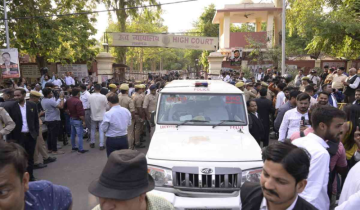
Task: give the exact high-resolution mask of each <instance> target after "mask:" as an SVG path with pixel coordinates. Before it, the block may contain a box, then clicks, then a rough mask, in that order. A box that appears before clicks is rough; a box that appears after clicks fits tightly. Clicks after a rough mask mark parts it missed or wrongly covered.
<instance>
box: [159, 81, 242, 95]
mask: <svg viewBox="0 0 360 210" xmlns="http://www.w3.org/2000/svg"><path fill="white" fill-rule="evenodd" d="M195 83H208V87H195ZM200 92H202V93H225V94H229V93H230V94H239V93H240V94H241V93H243V92H242V91H241V90H239V89H238V88H237V87H235V86H234V85H231V84H229V83H226V82H223V81H221V80H174V81H172V82H170V83H169V84H167V85H166V86H165V88H164V89H162V90H161V93H200Z"/></svg>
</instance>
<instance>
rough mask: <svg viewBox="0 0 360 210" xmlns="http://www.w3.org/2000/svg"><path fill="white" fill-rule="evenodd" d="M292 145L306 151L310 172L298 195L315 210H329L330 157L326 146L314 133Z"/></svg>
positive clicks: (293, 142)
mask: <svg viewBox="0 0 360 210" xmlns="http://www.w3.org/2000/svg"><path fill="white" fill-rule="evenodd" d="M292 144H294V145H296V146H298V147H301V148H304V149H306V151H307V152H308V153H309V154H310V157H311V159H310V171H309V175H308V178H307V185H306V187H305V189H304V191H303V192H302V193H300V194H299V196H301V197H302V198H303V199H305V200H306V201H307V202H309V203H311V204H312V205H313V206H315V207H316V208H317V209H329V206H330V201H329V196H328V194H327V186H328V182H329V167H330V155H329V152H328V151H327V150H326V149H327V148H329V146H328V144H327V143H326V142H325V141H324V140H323V139H322V138H320V137H319V136H317V135H316V134H314V133H309V134H308V135H307V136H305V137H303V138H299V139H296V140H294V141H292Z"/></svg>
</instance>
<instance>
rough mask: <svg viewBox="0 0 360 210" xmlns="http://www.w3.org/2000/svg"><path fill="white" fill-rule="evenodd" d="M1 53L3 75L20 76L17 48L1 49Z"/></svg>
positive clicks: (7, 76)
mask: <svg viewBox="0 0 360 210" xmlns="http://www.w3.org/2000/svg"><path fill="white" fill-rule="evenodd" d="M0 53H1V62H0V64H1V65H0V68H1V76H2V78H3V79H6V78H19V77H20V68H19V52H18V49H16V48H11V49H0Z"/></svg>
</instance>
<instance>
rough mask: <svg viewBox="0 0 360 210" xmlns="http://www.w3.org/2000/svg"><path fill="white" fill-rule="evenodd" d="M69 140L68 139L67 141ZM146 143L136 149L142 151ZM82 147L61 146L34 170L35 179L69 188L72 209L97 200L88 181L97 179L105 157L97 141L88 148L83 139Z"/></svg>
mask: <svg viewBox="0 0 360 210" xmlns="http://www.w3.org/2000/svg"><path fill="white" fill-rule="evenodd" d="M69 143H70V141H69ZM146 145H147V147H146V148H144V149H139V151H141V152H143V153H146V152H147V149H148V145H149V140H147V142H146ZM84 149H88V150H89V152H87V153H85V154H79V153H77V152H72V151H71V145H67V146H64V147H63V148H62V149H61V150H63V151H65V154H63V155H57V156H56V157H57V160H56V162H53V163H50V164H48V166H47V167H46V168H43V169H37V170H34V175H35V177H36V178H37V179H38V180H48V181H50V182H52V183H54V184H57V185H62V186H66V187H68V188H69V189H70V190H71V193H72V197H73V207H72V209H73V210H91V209H92V208H93V207H95V206H96V205H97V204H98V200H97V198H96V197H94V196H93V195H91V194H90V193H89V192H88V186H89V185H90V183H91V182H92V181H93V180H95V179H98V178H99V176H100V174H101V172H102V170H103V168H104V166H105V164H106V161H107V156H106V150H102V151H100V150H99V145H98V142H97V145H96V146H95V148H94V149H91V148H90V146H89V142H87V141H86V140H85V141H84Z"/></svg>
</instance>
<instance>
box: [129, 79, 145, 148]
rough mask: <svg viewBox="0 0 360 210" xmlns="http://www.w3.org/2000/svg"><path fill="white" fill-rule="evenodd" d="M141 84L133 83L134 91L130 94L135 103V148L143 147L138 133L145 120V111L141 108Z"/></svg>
mask: <svg viewBox="0 0 360 210" xmlns="http://www.w3.org/2000/svg"><path fill="white" fill-rule="evenodd" d="M144 89H145V88H144V86H143V85H135V93H134V94H133V96H132V100H133V101H134V105H135V138H134V141H135V147H136V148H145V146H144V145H142V144H141V141H140V135H141V133H142V131H143V130H144V122H145V112H144V110H143V108H142V107H143V102H144V97H143V96H142V93H143V92H144Z"/></svg>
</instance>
